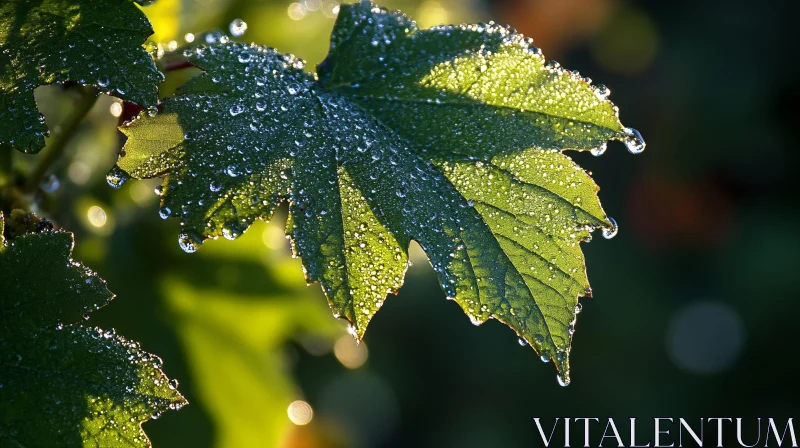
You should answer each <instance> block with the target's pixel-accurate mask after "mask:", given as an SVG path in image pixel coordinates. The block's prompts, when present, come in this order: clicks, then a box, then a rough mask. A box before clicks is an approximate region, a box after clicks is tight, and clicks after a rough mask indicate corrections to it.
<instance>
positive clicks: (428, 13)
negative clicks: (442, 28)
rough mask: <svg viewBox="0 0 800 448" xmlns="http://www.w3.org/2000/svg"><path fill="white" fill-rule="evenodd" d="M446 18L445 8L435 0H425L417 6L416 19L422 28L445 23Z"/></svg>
mask: <svg viewBox="0 0 800 448" xmlns="http://www.w3.org/2000/svg"><path fill="white" fill-rule="evenodd" d="M448 18H449V16H448V14H447V9H445V7H444V6H442V4H441V3H439V2H437V1H435V0H426V1H424V2H422V4H420V5H419V8H417V16H416V20H417V23H419V25H420V27H422V28H428V27H432V26H436V25H442V24H446V23H447V21H448Z"/></svg>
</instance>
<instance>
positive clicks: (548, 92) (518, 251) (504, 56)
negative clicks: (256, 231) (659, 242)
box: [111, 2, 643, 382]
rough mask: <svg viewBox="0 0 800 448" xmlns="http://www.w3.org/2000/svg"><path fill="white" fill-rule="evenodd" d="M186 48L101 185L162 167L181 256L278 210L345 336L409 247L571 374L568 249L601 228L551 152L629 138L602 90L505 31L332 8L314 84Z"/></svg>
mask: <svg viewBox="0 0 800 448" xmlns="http://www.w3.org/2000/svg"><path fill="white" fill-rule="evenodd" d="M186 57H187V58H189V60H190V61H191V62H192V63H193V64H194V65H196V66H197V67H199V68H200V69H202V70H204V71H205V72H206V73H204V74H202V75H200V76H197V77H195V78H193V79H191V80H190V81H189V82H187V83H186V84H185V85H184V86H183V87H182V88H181V89H180V90H179V93H178V95H177V96H175V97H173V98H169V99H167V100H165V101H164V103H163V112H162V113H161V114H159V115H157V116H156V117H146V116H142V117H141V118H140V119H138V120H137V121H135V122H134V123H132V124H131V125H130V126H128V127H125V128H123V129H122V131H123V132H124V133H125V134H126V135H127V136H128V137H129V138H128V142H127V143H126V146H125V150H124V154H125V155H124V156H122V157H121V158H120V160H119V162H118V164H117V167H116V168H115V170H114V171H113V175H112V180H113V181H114V182H111V183H113V184H119V182H118V180H120V179H122V180H124V179H125V178H126V176H128V175H130V176H133V177H136V178H148V177H155V176H163V175H166V178H165V180H164V183H163V187H164V188H163V193H162V206H161V216H162V217H164V218H167V217H169V216H175V217H178V218H180V220H181V225H182V233H181V237H180V242H181V245H182V246H183V248H184V249H185V250H187V251H190V252H191V251H194V250H196V248H197V245H198V244H200V243H201V242H202V241H203V240H205V239H207V238H216V237H218V236H220V235H221V236H225V237H226V238H231V239H232V238H235V237H237V236H238V235H240V234H241V233H242V232H243V231H244V230H245V229H247V227H249V226H250V225H251V224H252V223H253V221H254V220H255V219H265V220H268V219H270V217H271V215H272V213H273V211H274V210H275V208H276V207H277V206H278V204H280V203H281V202H283V201H288V202H289V204H290V206H289V210H290V218H289V221H288V224H287V233H288V234H289V235H290V236H291V238H292V242H293V247H294V251H295V253H296V254H298V255H299V256H300V257H302V259H303V266H304V269H305V272H306V277H307V279H308V280H309V281H319V282H320V283H321V285H322V288H323V290H324V291H325V294H326V296H327V297H328V301H329V302H330V305H331V308H332V310H333V312H334V314H336V315H337V316H341V317H344V318H346V319H347V320H348V321H350V323H351V324H352V326H353V328H352V330H353V333H354V334H355V336H356V337H358V338H360V337H362V336H363V334H364V331H365V329H366V326H367V324H368V322H369V320H370V318H371V317H372V316H373V315H374V313H375V312H376V311H377V310H378V308H380V306H381V305H382V304H383V301H384V300H385V297H386V295H387V294H388V293H393V292H396V291H397V289H398V288H400V286H401V285H402V282H403V277H404V274H405V269H406V266H407V264H408V256H407V250H408V244H409V242H410V240H412V239H413V240H416V241H417V242H418V243H419V244H420V245H421V246H422V248H423V249H424V250H425V252H426V253H427V255H428V257H429V259H430V261H431V264H432V266H433V268H434V270H435V271H436V272H437V274H438V275H439V279H440V282H441V285H442V288H443V289H444V290H445V292H446V294H447V296H448V297H449V298H452V299H454V300H455V301H456V302H458V303H459V305H461V307H462V308H463V309H464V311H465V312H466V313H467V314H468V315H469V317H470V318H471V320H472V321H473V323H475V324H476V325H477V324H480V323H482V322H484V321H486V320H488V319H497V320H500V321H502V322H504V323H506V324H508V325H509V326H510V327H511V328H513V329H514V330H515V331H516V332H517V333H518V335H519V336H520V337H521V338H523V339H524V340H525V341H527V342H528V343H529V344H530V345H531V346H533V347H534V349H535V350H536V351H537V352H539V353H541V354H542V355H544V356H546V358H545V359H550V358H552V359H554V360H555V363H556V366H557V368H558V370H559V371H560V372H561V373H562V380H563V382H567V381H568V354H569V349H570V343H571V339H572V332H573V325H574V322H575V315H576V308H577V305H578V297H579V296H583V295H588V294H589V293H590V289H589V283H588V280H587V278H586V272H585V266H584V261H583V255H582V253H581V251H580V247H579V243H580V242H582V241H586V240H588V239H589V238H590V232H591V231H592V230H594V229H596V228H599V227H602V228H605V229H612V228H614V227H615V224H614V223H613V222H612V220H610V219H609V218H607V217H606V214H605V212H604V211H603V209H602V207H601V206H600V202H599V200H598V197H597V191H598V187H597V186H596V185H595V183H594V182H593V181H592V179H591V178H590V177H589V175H588V174H587V173H586V172H585V171H583V170H582V169H581V168H580V167H578V166H577V165H576V164H575V163H574V162H573V161H572V160H571V159H570V158H569V157H567V156H566V155H564V154H563V153H562V152H561V150H564V149H577V150H590V149H592V150H595V152H597V153H600V152H602V151H603V150H604V148H605V145H606V142H607V141H608V140H614V139H616V140H622V141H625V142H626V143H627V144H628V145H629V148H630V147H633V148H634V149H636V150H638V149H640V148H642V147H643V142H641V141H640V139H639V138H638V133H636V132H635V131H633V130H630V129H626V128H625V127H623V126H622V125H621V124H620V122H619V119H618V118H617V110H616V107H615V106H614V105H613V104H611V103H610V102H609V101H608V100H607V99H606V98H605V94H604V91H603V89H598V88H596V87H592V86H591V85H590V84H589V83H588V82H587V81H586V80H584V79H583V78H580V77H579V76H577V75H575V74H572V73H570V72H566V71H564V70H562V69H559V68H556V67H554V66H552V65H550V66H548V65H547V64H545V61H544V58H543V57H542V56H541V54H540V52H539V51H538V50H537V49H535V48H533V47H532V46H531V45H530V41H529V40H528V39H525V38H523V37H521V36H519V35H517V34H514V33H513V32H511V31H509V30H508V29H506V28H501V27H497V26H495V25H480V26H478V25H473V26H460V27H440V28H436V29H432V30H426V31H420V30H418V29H417V28H416V25H415V24H414V23H413V22H412V21H411V20H410V19H408V18H407V17H405V16H403V15H402V14H399V13H390V12H387V11H385V10H382V9H379V8H375V7H374V6H372V5H371V4H370V3H369V2H361V3H359V4H353V5H343V6H342V9H341V12H340V15H339V19H338V21H337V25H336V28H335V29H334V33H333V37H332V42H331V52H330V54H329V56H328V59H327V60H326V61H325V62H323V63H322V64H321V65H320V67H319V68H318V72H319V80H317V79H316V78H315V77H314V76H312V75H310V74H308V73H306V72H304V71H303V68H304V66H303V63H302V61H299V60H297V59H295V58H293V57H291V56H285V55H281V54H279V53H277V52H275V51H273V50H269V49H265V48H262V47H258V46H255V45H250V46H247V45H242V44H235V43H227V44H219V45H214V46H210V47H200V48H197V49H194V50H187V53H186Z"/></svg>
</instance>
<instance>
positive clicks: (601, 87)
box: [594, 84, 611, 100]
mask: <svg viewBox="0 0 800 448" xmlns="http://www.w3.org/2000/svg"><path fill="white" fill-rule="evenodd" d="M594 93H595V94H597V97H598V98H600V99H601V100H604V99H606V98H608V96H609V95H611V89H609V88H608V87H607V86H606V85H605V84H597V85H595V86H594Z"/></svg>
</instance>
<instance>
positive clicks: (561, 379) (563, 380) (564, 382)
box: [556, 373, 570, 387]
mask: <svg viewBox="0 0 800 448" xmlns="http://www.w3.org/2000/svg"><path fill="white" fill-rule="evenodd" d="M556 379H557V380H558V385H559V386H561V387H567V386H569V382H570V379H569V374H566V375H564V374H561V373H559V374H558V375H556Z"/></svg>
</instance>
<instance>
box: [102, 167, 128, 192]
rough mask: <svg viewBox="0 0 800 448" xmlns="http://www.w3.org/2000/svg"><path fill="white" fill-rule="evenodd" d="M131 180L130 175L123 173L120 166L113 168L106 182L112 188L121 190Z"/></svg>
mask: <svg viewBox="0 0 800 448" xmlns="http://www.w3.org/2000/svg"><path fill="white" fill-rule="evenodd" d="M128 179H129V176H128V173H126V172H125V171H122V169H121V168H120V167H118V166H115V167H114V168H111V171H109V172H108V174H107V175H106V182H107V183H108V185H109V186H110V187H111V188H120V187H122V185H123V184H125V182H127V181H128Z"/></svg>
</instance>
